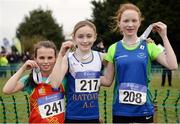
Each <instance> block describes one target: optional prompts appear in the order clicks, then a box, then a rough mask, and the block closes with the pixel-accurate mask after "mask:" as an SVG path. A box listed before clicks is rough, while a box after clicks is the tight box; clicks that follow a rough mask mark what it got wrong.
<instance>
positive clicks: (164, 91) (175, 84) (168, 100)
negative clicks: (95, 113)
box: [0, 70, 180, 123]
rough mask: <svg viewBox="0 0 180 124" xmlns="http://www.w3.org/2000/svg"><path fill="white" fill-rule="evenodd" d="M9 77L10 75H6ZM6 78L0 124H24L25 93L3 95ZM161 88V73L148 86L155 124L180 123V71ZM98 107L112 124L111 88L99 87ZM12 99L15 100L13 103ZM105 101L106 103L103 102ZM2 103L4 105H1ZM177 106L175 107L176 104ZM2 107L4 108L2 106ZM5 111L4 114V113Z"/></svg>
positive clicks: (25, 118)
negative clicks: (154, 111) (170, 82)
mask: <svg viewBox="0 0 180 124" xmlns="http://www.w3.org/2000/svg"><path fill="white" fill-rule="evenodd" d="M8 76H9V77H10V74H9V73H8ZM7 79H8V78H0V97H1V99H0V100H1V101H0V123H4V122H6V123H25V122H28V104H27V100H26V97H25V95H27V94H25V93H23V92H19V93H16V94H14V95H13V96H14V97H13V96H12V95H9V96H7V95H4V94H3V93H2V88H3V86H4V84H5V82H6V81H7ZM167 85H168V83H167V81H166V85H165V87H161V73H160V72H156V73H153V74H152V81H151V84H150V89H151V93H152V96H153V99H154V98H155V96H156V94H157V97H156V99H155V101H156V102H157V108H158V109H157V113H156V122H158V123H178V121H180V116H179V115H180V100H179V99H178V98H180V70H177V71H174V72H173V80H172V87H168V86H167ZM105 91H106V96H107V97H106V99H105V97H104V96H105ZM99 97H100V99H99V105H100V114H101V118H102V119H103V120H104V122H105V121H107V122H108V123H110V122H112V110H111V109H112V99H113V86H111V87H109V88H104V87H101V89H100V95H99ZM13 98H15V99H14V100H15V103H16V104H15V103H14V100H13ZM105 101H106V102H105ZM3 103H4V104H3ZM175 103H176V104H177V106H175V105H176V104H175ZM3 105H4V106H3ZM105 106H106V108H104V107H105ZM105 110H106V111H105ZM4 111H5V113H4Z"/></svg>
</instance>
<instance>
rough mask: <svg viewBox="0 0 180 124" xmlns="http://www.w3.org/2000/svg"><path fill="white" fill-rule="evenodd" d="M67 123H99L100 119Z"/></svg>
mask: <svg viewBox="0 0 180 124" xmlns="http://www.w3.org/2000/svg"><path fill="white" fill-rule="evenodd" d="M65 123H99V119H92V120H72V119H65Z"/></svg>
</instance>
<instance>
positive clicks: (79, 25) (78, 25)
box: [72, 20, 96, 36]
mask: <svg viewBox="0 0 180 124" xmlns="http://www.w3.org/2000/svg"><path fill="white" fill-rule="evenodd" d="M86 25H87V26H89V27H91V28H92V29H93V30H94V32H95V34H96V26H95V25H94V24H93V23H92V22H90V21H88V20H84V21H80V22H78V23H77V24H76V25H75V26H74V29H73V32H72V36H75V33H76V31H77V30H78V29H79V28H81V27H84V26H86Z"/></svg>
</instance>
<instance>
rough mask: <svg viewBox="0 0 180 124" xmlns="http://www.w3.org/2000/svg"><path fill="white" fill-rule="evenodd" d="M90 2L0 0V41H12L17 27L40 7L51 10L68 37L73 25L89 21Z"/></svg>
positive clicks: (80, 0)
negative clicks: (26, 16)
mask: <svg viewBox="0 0 180 124" xmlns="http://www.w3.org/2000/svg"><path fill="white" fill-rule="evenodd" d="M91 1H92V0H0V41H2V39H3V38H4V37H7V39H8V40H12V38H13V37H14V36H15V31H16V28H17V27H18V25H19V24H20V23H21V22H22V21H23V19H24V16H25V15H28V14H29V12H30V11H32V10H34V9H37V8H39V7H41V8H42V9H43V10H47V9H50V10H52V14H53V17H54V18H55V19H56V21H57V23H58V24H59V25H63V31H64V33H65V35H66V37H68V35H70V33H71V32H72V29H73V27H74V25H75V24H76V23H77V22H78V21H80V20H83V19H87V18H88V19H91V15H92V8H93V6H92V4H91V3H90V2H91Z"/></svg>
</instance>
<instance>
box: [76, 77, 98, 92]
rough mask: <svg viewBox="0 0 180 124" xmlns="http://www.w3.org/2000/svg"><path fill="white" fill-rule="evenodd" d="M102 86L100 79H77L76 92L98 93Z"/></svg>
mask: <svg viewBox="0 0 180 124" xmlns="http://www.w3.org/2000/svg"><path fill="white" fill-rule="evenodd" d="M99 86H100V79H99V78H94V79H76V80H75V91H76V92H97V91H98V90H99Z"/></svg>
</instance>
